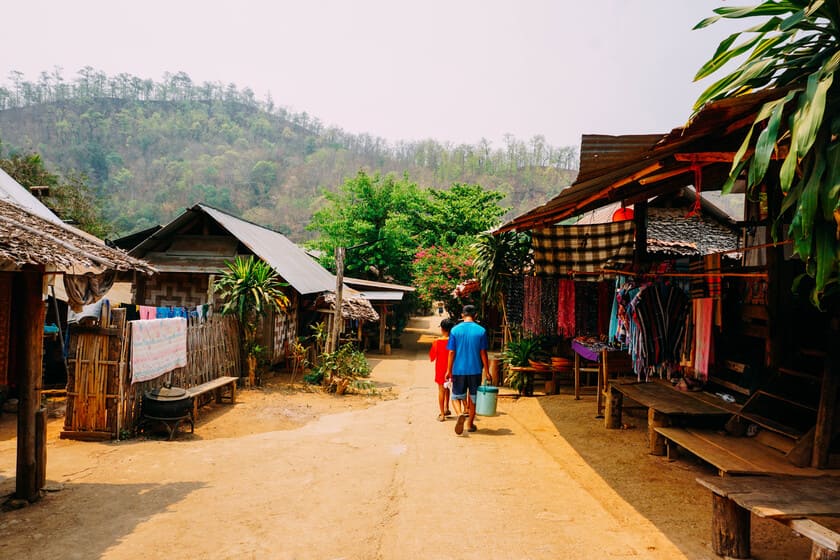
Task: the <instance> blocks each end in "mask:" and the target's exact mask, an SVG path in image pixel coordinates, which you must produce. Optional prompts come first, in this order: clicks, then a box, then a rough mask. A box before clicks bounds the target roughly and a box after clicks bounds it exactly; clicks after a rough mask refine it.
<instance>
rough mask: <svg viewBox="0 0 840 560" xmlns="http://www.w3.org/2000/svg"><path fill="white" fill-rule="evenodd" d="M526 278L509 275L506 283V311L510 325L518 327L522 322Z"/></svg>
mask: <svg viewBox="0 0 840 560" xmlns="http://www.w3.org/2000/svg"><path fill="white" fill-rule="evenodd" d="M524 282H525V280H524V279H523V278H522V276H509V277H508V278H507V280H506V283H505V284H506V285H505V312H506V313H507V321H508V325H510V326H511V327H516V326H518V325H521V324H522V313H523V305H524V303H525V285H524Z"/></svg>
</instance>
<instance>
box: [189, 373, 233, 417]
mask: <svg viewBox="0 0 840 560" xmlns="http://www.w3.org/2000/svg"><path fill="white" fill-rule="evenodd" d="M237 381H239V378H238V377H230V376H222V377H217V378H216V379H212V380H210V381H207V382H205V383H202V384H201V385H196V386H195V387H190V388H189V389H187V394H189V395H190V396H191V397H193V420H195V419H196V418H198V407H199V406H201V405H202V404H204V403H203V402H202V399H201V396H202V395H205V394H208V393H209V394H212V395H213V396H214V398H215V400H216V402H217V403H221V402H222V398H223V396H224V395H223V392H224V389H225V387H229V388H230V389H229V391H228V393H229V394H228V398H229V399H230V403H231V404H233V403H235V402H236V382H237Z"/></svg>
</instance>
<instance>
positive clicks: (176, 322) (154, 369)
mask: <svg viewBox="0 0 840 560" xmlns="http://www.w3.org/2000/svg"><path fill="white" fill-rule="evenodd" d="M130 324H131V382H132V383H138V382H140V381H148V380H149V379H154V378H155V377H159V376H161V375H163V374H164V373H166V372H167V371H171V370H173V369H175V368H179V367H185V366H186V365H187V320H186V319H183V318H176V319H155V320H153V321H132V322H131V323H130Z"/></svg>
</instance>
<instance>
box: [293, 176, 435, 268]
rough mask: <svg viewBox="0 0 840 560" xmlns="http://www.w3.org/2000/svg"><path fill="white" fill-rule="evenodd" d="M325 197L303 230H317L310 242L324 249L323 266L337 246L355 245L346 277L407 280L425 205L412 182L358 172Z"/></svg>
mask: <svg viewBox="0 0 840 560" xmlns="http://www.w3.org/2000/svg"><path fill="white" fill-rule="evenodd" d="M324 199H325V202H326V204H325V206H324V207H323V208H321V209H320V210H318V211H317V212H315V214H314V215H313V216H312V220H311V222H310V223H309V225H308V226H307V229H309V230H312V231H317V232H319V233H320V237H319V238H318V239H317V240H316V241H315V242H313V245H314V246H315V247H316V248H318V249H320V250H322V251H324V264H325V265H327V266H330V265H331V264H332V262H331V258H332V255H333V254H334V252H335V248H336V247H345V248H350V247H355V250H352V251H348V253H347V258H346V261H345V270H346V272H347V274H348V275H350V276H352V275H357V276H364V277H370V276H374V277H375V278H377V279H390V280H393V281H395V282H406V283H407V282H409V281H410V279H411V261H412V259H413V257H414V252H415V250H416V249H417V246H418V241H417V239H416V237H417V229H416V228H417V226H418V224H419V223H421V212H422V210H423V208H424V207H425V200H424V198H423V194H422V192H421V191H420V190H419V189H418V188H417V185H416V184H414V183H412V182H410V181H409V180H408V179H407V178H405V177H404V178H402V179H399V180H398V179H396V178H395V177H394V176H393V175H386V176H384V177H383V176H381V175H379V174H376V175H373V176H370V175H368V174H367V173H365V172H364V171H359V172H358V173H357V174H356V176H355V177H353V178H351V179H347V180H345V181H344V184H343V185H342V186H341V187H340V188H339V190H338V192H335V193H330V192H326V193H324Z"/></svg>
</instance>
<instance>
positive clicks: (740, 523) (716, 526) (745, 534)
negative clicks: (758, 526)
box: [712, 493, 750, 558]
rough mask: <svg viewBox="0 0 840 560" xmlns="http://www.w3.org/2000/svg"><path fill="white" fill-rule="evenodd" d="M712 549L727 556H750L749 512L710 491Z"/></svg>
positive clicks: (720, 554)
mask: <svg viewBox="0 0 840 560" xmlns="http://www.w3.org/2000/svg"><path fill="white" fill-rule="evenodd" d="M712 550H713V551H714V552H715V554H717V555H719V556H724V557H727V558H749V557H750V512H749V511H747V510H745V509H744V508H742V507H741V506H739V505H738V504H736V503H735V502H734V501H732V500H730V499H729V498H726V497H724V496H719V495H717V494H715V493H712Z"/></svg>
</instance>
